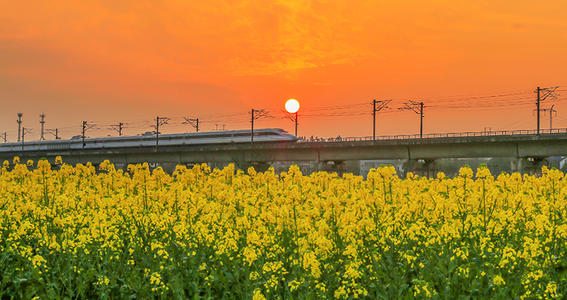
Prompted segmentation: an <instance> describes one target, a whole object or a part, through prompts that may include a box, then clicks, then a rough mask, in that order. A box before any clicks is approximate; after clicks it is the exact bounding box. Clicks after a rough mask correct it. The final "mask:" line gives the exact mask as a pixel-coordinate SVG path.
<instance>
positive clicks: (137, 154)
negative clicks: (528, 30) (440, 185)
mask: <svg viewBox="0 0 567 300" xmlns="http://www.w3.org/2000/svg"><path fill="white" fill-rule="evenodd" d="M243 132H245V131H243ZM164 136H165V135H164ZM87 140H89V139H87ZM36 143H37V142H36ZM27 148H28V149H26V145H23V147H22V148H21V149H18V150H12V151H2V152H0V159H2V160H4V159H8V160H9V159H11V158H12V157H14V156H20V157H21V158H22V159H23V160H28V159H31V160H38V159H41V158H46V159H48V160H50V161H54V159H55V157H57V156H61V157H62V158H63V161H64V162H66V163H70V164H76V163H86V162H92V163H93V164H98V163H100V162H102V161H104V160H106V159H108V160H110V161H111V162H113V163H114V164H115V165H117V167H119V168H125V167H126V166H127V165H128V164H136V163H143V162H148V163H150V165H151V166H158V165H159V166H162V167H163V168H164V169H167V170H172V169H173V168H174V167H175V166H176V165H178V164H183V165H188V166H191V165H193V164H196V163H209V164H211V165H212V166H215V167H222V166H224V165H226V164H228V163H235V164H236V165H237V166H239V167H241V168H245V167H247V166H256V167H258V168H260V169H263V168H266V167H268V166H270V165H274V164H280V165H281V164H286V163H287V164H289V165H291V164H293V163H297V164H303V165H310V166H312V169H313V170H327V171H339V172H343V171H347V172H353V173H360V168H358V170H357V167H356V165H357V164H358V165H360V162H361V161H388V160H391V161H398V162H399V161H402V162H403V166H404V167H403V168H404V169H405V170H402V171H414V172H418V173H423V174H426V175H430V172H433V171H436V170H438V169H439V168H438V167H436V162H437V161H438V160H441V159H462V158H504V159H508V161H509V162H510V165H509V171H520V172H533V171H535V170H538V169H539V168H541V166H542V165H546V164H549V158H550V157H554V158H555V159H557V158H559V159H562V157H564V156H565V157H567V128H561V129H553V130H542V131H541V132H540V134H537V133H536V132H535V131H533V130H516V131H484V132H461V133H447V134H426V135H424V136H423V137H421V138H420V137H419V135H396V136H380V137H376V138H375V139H373V138H372V137H356V138H331V139H312V140H297V141H295V140H293V141H291V140H285V141H259V140H258V138H256V137H255V142H254V143H252V142H250V141H248V140H246V141H239V142H234V141H233V142H227V143H214V144H213V143H212V144H207V143H202V144H171V143H170V144H162V145H157V146H156V145H153V144H151V145H141V146H136V147H128V146H119V147H111V148H110V147H104V146H100V147H91V148H84V149H83V148H78V149H76V148H72V147H69V148H68V149H47V148H45V149H39V150H38V149H29V147H27ZM52 148H53V147H52ZM353 166H354V167H353Z"/></svg>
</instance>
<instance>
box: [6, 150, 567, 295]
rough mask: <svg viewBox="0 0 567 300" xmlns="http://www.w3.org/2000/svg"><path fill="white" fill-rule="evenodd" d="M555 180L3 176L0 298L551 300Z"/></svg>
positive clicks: (22, 172)
mask: <svg viewBox="0 0 567 300" xmlns="http://www.w3.org/2000/svg"><path fill="white" fill-rule="evenodd" d="M566 216H567V177H566V176H565V175H564V174H563V173H562V172H560V171H557V170H548V169H546V168H544V169H543V170H542V175H540V176H530V175H521V174H500V175H498V176H495V175H493V174H491V173H490V171H489V170H488V169H487V168H485V167H481V168H479V169H478V170H474V171H473V170H471V169H470V168H468V167H464V168H462V169H461V170H460V172H459V175H458V176H456V177H455V178H447V177H445V176H444V175H443V174H442V173H439V174H437V176H436V177H435V178H425V177H418V176H414V175H412V174H409V175H408V176H407V177H406V178H404V179H402V178H400V177H399V176H398V175H397V174H396V172H395V170H394V168H393V167H381V168H378V169H373V170H371V172H370V173H369V174H368V176H367V178H366V179H364V178H363V177H361V176H354V175H351V174H346V175H344V176H342V177H339V176H337V175H336V174H330V173H324V172H319V173H314V174H311V175H309V176H304V175H302V174H301V171H300V170H299V168H298V167H296V166H293V167H291V168H290V169H289V171H288V172H285V173H282V174H279V175H278V174H275V173H274V171H273V169H270V170H268V171H266V172H264V173H257V172H255V171H254V169H249V170H248V171H247V172H243V171H237V170H235V168H234V166H232V165H229V166H228V167H226V168H225V169H223V170H218V169H215V170H211V169H210V168H209V167H208V166H207V165H197V166H195V167H193V168H191V169H188V168H186V167H183V166H179V167H177V169H176V171H175V172H174V173H173V174H167V173H165V172H164V171H163V170H162V169H160V168H157V169H155V170H153V171H150V170H149V168H148V165H147V164H144V165H131V166H129V167H128V170H127V171H122V170H116V169H115V168H114V166H113V165H112V164H110V163H108V162H104V163H102V164H101V165H100V166H99V167H98V168H95V167H93V166H92V165H90V164H87V165H77V166H71V165H67V164H63V163H62V162H61V161H60V159H57V162H56V164H54V165H53V166H52V165H51V164H50V163H48V162H47V161H45V160H42V161H39V162H32V161H29V162H21V163H20V162H19V159H18V158H15V159H14V161H10V162H8V161H6V162H4V164H3V166H2V168H1V170H0V266H1V268H2V270H1V272H0V297H2V298H6V297H8V298H9V297H14V298H36V299H38V298H39V299H57V298H76V297H80V298H95V297H96V298H112V299H114V298H134V297H136V298H142V299H147V298H168V299H169V298H174V299H183V298H214V299H217V298H230V299H264V298H267V299H289V298H294V299H295V298H299V299H306V298H307V299H319V298H337V299H352V298H372V299H411V298H434V299H435V298H437V299H440V298H442V299H470V298H474V299H478V298H496V299H555V298H563V297H565V295H567V218H566Z"/></svg>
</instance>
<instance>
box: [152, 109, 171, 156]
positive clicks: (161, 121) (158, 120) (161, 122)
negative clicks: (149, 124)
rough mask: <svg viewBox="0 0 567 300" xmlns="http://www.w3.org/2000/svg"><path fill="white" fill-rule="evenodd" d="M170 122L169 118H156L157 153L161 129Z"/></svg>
mask: <svg viewBox="0 0 567 300" xmlns="http://www.w3.org/2000/svg"><path fill="white" fill-rule="evenodd" d="M168 121H169V118H168V117H160V116H157V117H156V125H155V126H154V128H155V130H156V151H157V150H158V147H159V127H160V126H163V125H165V124H167V122H168Z"/></svg>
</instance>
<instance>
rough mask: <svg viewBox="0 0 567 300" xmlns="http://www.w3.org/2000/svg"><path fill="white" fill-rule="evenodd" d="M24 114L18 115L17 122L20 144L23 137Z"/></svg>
mask: <svg viewBox="0 0 567 300" xmlns="http://www.w3.org/2000/svg"><path fill="white" fill-rule="evenodd" d="M23 115H24V114H23V113H18V120H17V121H16V122H18V142H19V141H20V140H21V137H22V117H23Z"/></svg>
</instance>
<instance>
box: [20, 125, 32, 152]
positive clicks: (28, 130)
mask: <svg viewBox="0 0 567 300" xmlns="http://www.w3.org/2000/svg"><path fill="white" fill-rule="evenodd" d="M31 131H32V130H31V128H25V127H22V151H24V140H25V136H26V134H28V133H31Z"/></svg>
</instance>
